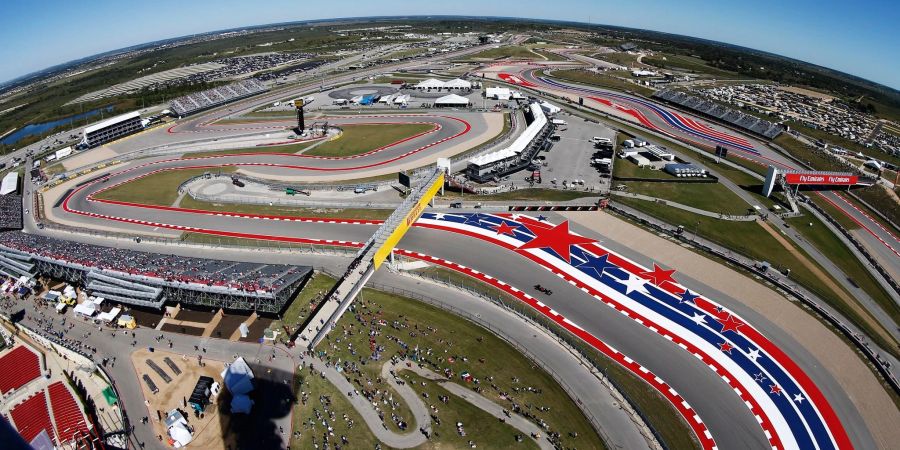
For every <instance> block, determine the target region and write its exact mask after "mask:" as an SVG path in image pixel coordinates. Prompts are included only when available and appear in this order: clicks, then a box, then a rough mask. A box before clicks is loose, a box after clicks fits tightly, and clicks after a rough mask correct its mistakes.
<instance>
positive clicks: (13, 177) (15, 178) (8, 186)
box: [0, 170, 19, 195]
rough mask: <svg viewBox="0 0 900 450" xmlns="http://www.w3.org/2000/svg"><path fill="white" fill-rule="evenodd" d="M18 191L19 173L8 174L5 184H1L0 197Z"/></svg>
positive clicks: (4, 179)
mask: <svg viewBox="0 0 900 450" xmlns="http://www.w3.org/2000/svg"><path fill="white" fill-rule="evenodd" d="M17 190H19V172H17V171H15V170H14V171H12V172H10V173H8V174H6V176H5V177H3V182H0V195H6V194H11V193H13V192H16V191H17Z"/></svg>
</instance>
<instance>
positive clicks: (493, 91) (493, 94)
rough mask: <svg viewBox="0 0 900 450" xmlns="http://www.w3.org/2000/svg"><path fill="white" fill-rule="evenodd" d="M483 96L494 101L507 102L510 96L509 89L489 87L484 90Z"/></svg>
mask: <svg viewBox="0 0 900 450" xmlns="http://www.w3.org/2000/svg"><path fill="white" fill-rule="evenodd" d="M484 96H485V97H487V98H492V99H494V100H509V99H510V97H511V96H512V93H511V92H510V90H509V88H504V87H489V88H487V89H486V90H485V93H484Z"/></svg>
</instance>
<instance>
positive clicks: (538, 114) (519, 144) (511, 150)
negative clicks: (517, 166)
mask: <svg viewBox="0 0 900 450" xmlns="http://www.w3.org/2000/svg"><path fill="white" fill-rule="evenodd" d="M528 108H529V110H530V111H531V114H532V117H533V118H534V120H532V121H531V123H530V124H529V125H528V127H527V128H525V131H523V132H522V134H520V135H519V137H517V138H516V140H514V141H513V142H512V144H510V145H509V147H506V148H504V149H501V150H498V151H495V152H491V153H486V154H484V155H480V156H476V157H474V158H472V159H469V164H474V165H477V166H486V165H489V164H493V163H495V162H497V161H503V160H505V159H507V158H511V157H514V156H516V155H518V154H520V153H522V152H523V151H524V150H525V149H526V148H528V146H529V145H531V141H533V140H534V138H535V137H537V135H538V133H540V132H541V129H543V128H544V125H546V124H547V116H546V115H544V110H543V109H542V108H541V105H540V104H538V103H532V104H530V105H528Z"/></svg>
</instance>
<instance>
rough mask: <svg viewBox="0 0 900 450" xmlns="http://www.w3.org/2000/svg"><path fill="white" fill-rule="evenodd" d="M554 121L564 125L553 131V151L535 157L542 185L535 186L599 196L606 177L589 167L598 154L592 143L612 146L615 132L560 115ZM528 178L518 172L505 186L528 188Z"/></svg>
mask: <svg viewBox="0 0 900 450" xmlns="http://www.w3.org/2000/svg"><path fill="white" fill-rule="evenodd" d="M557 118H558V119H561V120H564V121H565V122H566V125H564V126H560V127H557V131H556V133H555V135H557V136H559V140H558V141H555V142H553V147H552V148H551V149H550V150H549V151H543V152H540V153H539V154H538V156H537V158H538V160H540V161H541V164H540V165H539V167H538V168H539V170H540V172H541V179H542V183H541V184H540V185H537V184H536V185H535V186H536V187H537V186H540V187H548V188H549V187H556V188H567V189H572V188H574V189H578V190H585V189H588V190H590V189H592V188H593V190H594V191H598V190H599V191H600V192H604V191H606V190H608V189H609V183H610V179H609V178H608V177H604V175H608V174H604V173H603V172H601V171H600V170H599V169H598V167H595V166H594V165H592V164H591V159H593V158H596V157H599V155H595V153H597V152H598V150H597V149H596V148H594V141H593V140H592V139H593V138H594V137H600V138H606V139H609V140H610V141H611V142H613V143H615V141H616V132H615V130H613V129H612V128H609V127H607V126H605V125H602V124H598V123H594V122H589V121H585V120H584V119H581V118H577V117H574V116H571V115H568V114H566V113H560V114H559V115H558V117H557ZM530 176H531V173H530V172H528V171H523V172H519V173H516V174H514V175H512V176H510V180H509V181H508V182H505V183H510V182H511V183H514V184H516V185H517V186H522V185H529V184H530V183H529V181H527V180H526V178H528V177H530ZM582 182H583V184H582ZM573 183H574V184H573Z"/></svg>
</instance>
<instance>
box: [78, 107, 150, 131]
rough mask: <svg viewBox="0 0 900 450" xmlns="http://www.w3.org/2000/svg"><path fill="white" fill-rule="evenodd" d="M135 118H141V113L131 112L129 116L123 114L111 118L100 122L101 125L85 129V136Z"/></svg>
mask: <svg viewBox="0 0 900 450" xmlns="http://www.w3.org/2000/svg"><path fill="white" fill-rule="evenodd" d="M135 117H137V118H140V117H141V113H139V112H138V111H132V112H130V113H128V114H122V115H121V116H116V117H113V118H110V119H106V120H104V121H102V122H100V123H97V124H94V125H91V126H89V127H85V129H84V134H90V133H93V132H95V131H97V130H102V129H104V128H106V127H109V126H112V125H116V124H118V123H122V122H124V121H126V120H131V119H134V118H135Z"/></svg>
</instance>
